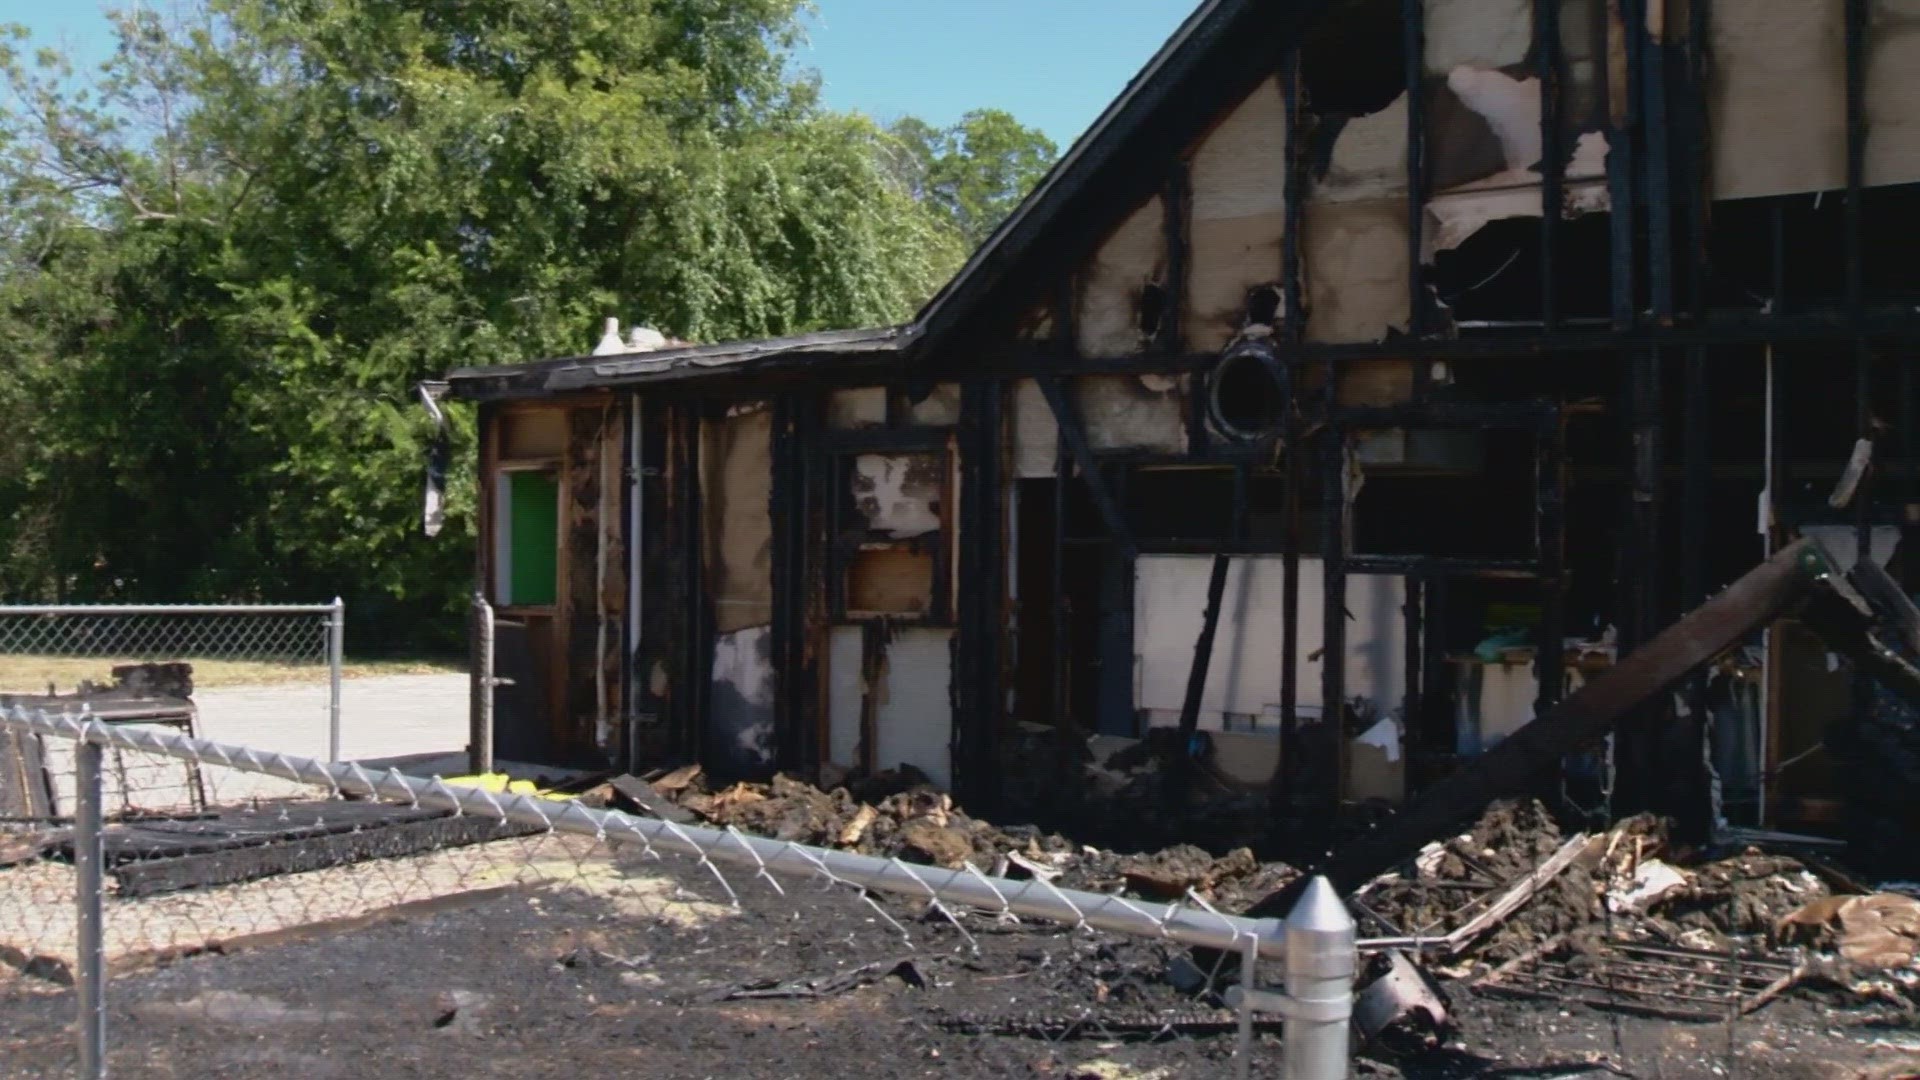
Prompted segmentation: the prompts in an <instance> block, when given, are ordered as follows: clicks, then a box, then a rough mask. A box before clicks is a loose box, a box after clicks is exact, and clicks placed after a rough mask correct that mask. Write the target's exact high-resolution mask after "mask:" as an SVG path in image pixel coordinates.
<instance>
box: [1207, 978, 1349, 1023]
mask: <svg viewBox="0 0 1920 1080" xmlns="http://www.w3.org/2000/svg"><path fill="white" fill-rule="evenodd" d="M1226 996H1227V1004H1228V1005H1229V1006H1231V1007H1233V1008H1235V1009H1242V1008H1244V1009H1247V1010H1249V1011H1251V1012H1259V1013H1271V1014H1273V1015H1275V1016H1279V1017H1282V1018H1284V1019H1287V1020H1315V1021H1320V1022H1322V1023H1332V1022H1333V1021H1336V1020H1346V1019H1348V1018H1350V1017H1351V1016H1352V1015H1353V995H1352V994H1346V995H1343V996H1341V997H1337V998H1322V999H1320V1000H1317V1001H1302V1000H1301V999H1299V998H1295V997H1288V996H1287V995H1286V994H1276V993H1274V992H1273V991H1271V990H1248V989H1247V988H1245V987H1243V986H1229V987H1228V988H1227V995H1226Z"/></svg>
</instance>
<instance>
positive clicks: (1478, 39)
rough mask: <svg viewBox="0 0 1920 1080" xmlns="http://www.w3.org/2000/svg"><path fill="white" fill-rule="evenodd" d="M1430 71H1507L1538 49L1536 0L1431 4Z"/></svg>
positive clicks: (1427, 30) (1427, 29)
mask: <svg viewBox="0 0 1920 1080" xmlns="http://www.w3.org/2000/svg"><path fill="white" fill-rule="evenodd" d="M1424 6H1425V9H1426V23H1425V33H1426V39H1427V52H1426V68H1427V73H1428V74H1430V75H1445V74H1447V73H1448V72H1450V71H1452V70H1453V69H1454V68H1457V67H1461V66H1463V65H1471V66H1475V67H1505V66H1507V65H1510V64H1520V63H1523V62H1525V61H1526V59H1527V52H1528V50H1529V49H1530V48H1532V46H1533V0H1425V5H1424Z"/></svg>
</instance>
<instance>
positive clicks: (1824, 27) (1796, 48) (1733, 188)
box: [1707, 0, 1920, 199]
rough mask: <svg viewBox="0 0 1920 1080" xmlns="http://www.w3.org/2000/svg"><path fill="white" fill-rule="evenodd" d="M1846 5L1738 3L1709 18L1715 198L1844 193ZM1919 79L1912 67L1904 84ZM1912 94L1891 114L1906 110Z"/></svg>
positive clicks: (1833, 1) (1801, 0)
mask: <svg viewBox="0 0 1920 1080" xmlns="http://www.w3.org/2000/svg"><path fill="white" fill-rule="evenodd" d="M1844 9H1845V2H1844V0H1743V2H1742V3H1741V4H1740V5H1739V9H1738V11H1737V12H1734V11H1720V10H1716V11H1715V12H1714V18H1713V20H1712V31H1711V33H1712V38H1713V67H1712V75H1711V78H1710V80H1709V87H1708V92H1707V94H1708V108H1709V111H1710V114H1711V115H1712V116H1713V117H1714V124H1713V193H1714V197H1715V198H1720V199H1744V198H1751V197H1754V196H1760V195H1781V194H1785V193H1788V192H1795V191H1819V190H1824V189H1831V188H1839V187H1844V186H1846V181H1847V173H1846V160H1847V158H1846V150H1847V131H1846V116H1847V102H1846V79H1845V72H1846V40H1845V30H1844V27H1845V20H1844V18H1843V15H1844ZM1916 78H1920V71H1916V70H1915V69H1913V68H1911V67H1909V68H1908V69H1907V71H1906V72H1904V73H1902V74H1901V75H1900V76H1898V81H1900V82H1905V83H1906V84H1907V85H1908V86H1912V85H1913V83H1912V82H1911V81H1910V80H1913V79H1916ZM1913 101H1914V97H1913V96H1912V92H1911V91H1909V93H1908V96H1907V97H1906V98H1905V99H1904V104H1902V105H1899V106H1897V108H1901V109H1904V110H1906V111H1908V112H1911V111H1912V107H1913V106H1912V103H1913Z"/></svg>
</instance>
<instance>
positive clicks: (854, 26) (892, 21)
mask: <svg viewBox="0 0 1920 1080" xmlns="http://www.w3.org/2000/svg"><path fill="white" fill-rule="evenodd" d="M1197 5H1198V0H817V7H818V12H817V14H815V15H814V16H813V17H812V18H811V19H810V20H809V23H808V36H809V37H810V39H811V46H810V47H809V48H807V49H804V50H802V52H801V53H800V55H799V56H797V57H796V58H795V59H796V61H797V62H798V63H799V64H800V65H802V66H805V67H811V68H814V69H817V70H818V71H819V72H820V74H821V77H822V79H823V80H824V82H825V89H826V99H827V103H828V104H830V105H832V106H834V107H835V108H840V109H858V110H860V111H862V112H865V113H869V114H872V115H873V116H875V117H878V118H879V119H881V120H883V121H885V120H891V119H893V118H895V117H897V116H901V115H903V114H912V115H915V116H919V117H921V118H922V119H925V120H927V121H929V122H931V123H934V124H939V125H945V124H949V123H952V122H953V121H954V120H956V119H958V118H959V117H960V114H962V113H964V112H966V111H967V110H968V109H973V108H981V107H993V108H1001V109H1005V110H1007V111H1008V112H1011V113H1013V114H1014V115H1015V116H1017V117H1019V118H1020V120H1021V121H1022V122H1023V123H1026V124H1030V125H1032V126H1034V127H1037V128H1040V129H1041V130H1042V131H1045V132H1046V133H1047V134H1048V135H1049V136H1051V137H1052V138H1053V140H1054V141H1055V142H1057V143H1059V144H1060V145H1061V147H1062V149H1064V148H1065V147H1066V145H1067V144H1068V143H1070V142H1072V141H1073V139H1074V138H1075V137H1076V136H1078V135H1079V134H1080V132H1081V131H1083V130H1085V128H1086V126H1087V125H1088V124H1090V123H1092V122H1093V119H1094V117H1096V116H1098V115H1099V114H1100V110H1101V109H1102V108H1104V107H1106V104H1107V102H1108V101H1111V100H1112V99H1113V98H1114V97H1115V96H1117V95H1118V94H1119V93H1120V90H1121V88H1122V87H1124V86H1125V85H1126V83H1127V80H1128V79H1129V78H1131V77H1132V76H1133V74H1134V73H1135V72H1136V71H1138V70H1140V67H1141V66H1142V65H1143V64H1145V63H1146V61H1147V58H1148V57H1150V56H1152V55H1153V52H1154V50H1155V49H1157V48H1159V47H1160V44H1161V42H1163V41H1165V40H1166V39H1167V37H1168V35H1170V34H1172V33H1173V31H1174V28H1175V27H1177V26H1179V25H1180V20H1182V19H1184V18H1185V17H1186V16H1187V14H1188V13H1189V12H1191V11H1192V10H1193V9H1194V7H1196V6H1197ZM109 6H118V5H111V4H105V3H100V2H98V0H0V22H22V23H25V24H26V25H27V27H28V28H29V29H31V30H32V31H33V32H34V36H35V40H36V41H37V42H38V43H41V44H58V45H63V46H65V47H67V48H69V49H71V50H72V51H73V53H74V58H75V60H76V61H78V62H79V63H80V64H83V65H84V64H89V63H92V62H97V61H99V60H101V59H104V58H105V57H106V56H107V55H108V54H109V53H110V52H111V50H112V40H111V35H110V31H109V28H108V26H107V22H106V19H105V17H104V16H103V14H102V12H103V11H104V10H105V9H106V8H107V7H109Z"/></svg>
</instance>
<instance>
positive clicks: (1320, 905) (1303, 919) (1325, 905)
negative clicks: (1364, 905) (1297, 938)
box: [1287, 875, 1354, 934]
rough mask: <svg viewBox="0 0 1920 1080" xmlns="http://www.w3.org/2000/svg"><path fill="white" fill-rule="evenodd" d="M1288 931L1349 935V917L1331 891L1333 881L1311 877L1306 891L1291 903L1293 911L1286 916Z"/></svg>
mask: <svg viewBox="0 0 1920 1080" xmlns="http://www.w3.org/2000/svg"><path fill="white" fill-rule="evenodd" d="M1287 929H1288V930H1306V931H1312V932H1315V933H1334V934H1351V933H1353V931H1354V923H1353V915H1352V914H1351V913H1350V912H1348V911H1347V905H1346V904H1344V903H1342V902H1341V900H1340V894H1339V893H1338V892H1336V891H1334V888H1333V882H1331V881H1328V880H1327V879H1326V876H1325V875H1315V876H1314V879H1313V880H1312V881H1310V882H1308V883H1307V889H1306V891H1305V892H1303V893H1301V894H1300V899H1299V900H1298V901H1297V902H1295V903H1294V905H1293V910H1292V911H1290V912H1288V913H1287Z"/></svg>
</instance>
